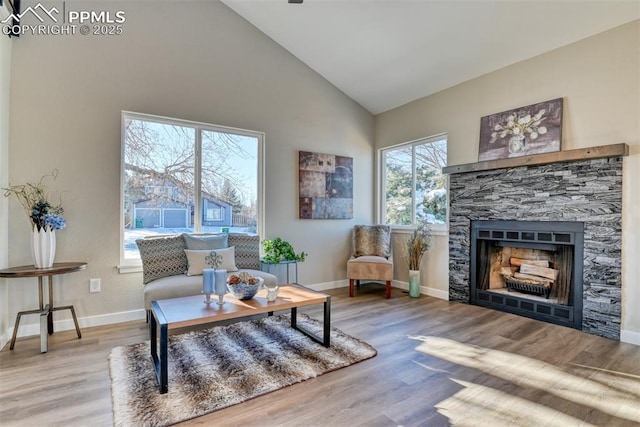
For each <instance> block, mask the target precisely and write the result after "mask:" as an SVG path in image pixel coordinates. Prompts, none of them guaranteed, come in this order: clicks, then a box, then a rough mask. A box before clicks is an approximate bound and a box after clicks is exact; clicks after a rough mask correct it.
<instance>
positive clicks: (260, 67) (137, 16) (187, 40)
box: [8, 1, 373, 327]
mask: <svg viewBox="0 0 640 427" xmlns="http://www.w3.org/2000/svg"><path fill="white" fill-rule="evenodd" d="M85 6H87V8H89V9H92V10H96V9H100V8H101V7H103V8H106V9H108V10H118V9H121V10H124V11H125V12H126V23H125V24H124V35H122V36H81V35H76V36H68V37H64V36H24V37H20V39H19V40H17V41H16V42H15V43H14V46H13V70H14V75H13V79H12V82H11V131H12V139H11V145H10V153H11V161H10V166H11V168H10V181H11V182H12V183H21V182H24V181H27V180H34V179H38V178H39V177H40V176H41V175H43V174H45V173H47V172H50V171H51V169H52V168H57V169H59V172H60V173H59V177H58V180H57V181H56V183H55V184H56V187H57V188H60V189H63V190H64V191H65V194H64V198H63V201H64V208H65V216H66V218H67V222H68V227H67V228H66V229H65V230H62V231H60V232H58V233H57V236H58V245H57V248H58V252H57V257H56V259H57V260H60V261H63V260H64V261H71V260H86V261H87V262H88V270H87V271H86V272H79V273H75V274H72V275H67V276H61V277H59V278H56V284H57V285H56V287H55V299H56V302H57V303H59V304H74V305H75V307H76V310H77V312H78V316H79V317H80V318H82V324H84V325H92V324H99V323H106V322H109V321H113V320H116V319H124V318H127V316H128V315H132V316H134V317H135V316H138V315H140V314H141V310H142V307H143V303H142V281H141V279H142V275H141V273H132V274H119V273H118V271H117V269H116V265H117V264H118V262H119V205H120V187H119V183H120V151H121V150H120V112H121V111H122V110H128V111H136V112H141V113H149V114H156V115H161V116H168V117H176V118H180V119H187V120H194V121H200V122H205V123H213V124H220V125H225V126H233V127H238V128H244V129H252V130H256V131H262V132H265V134H266V215H265V216H266V235H265V236H264V237H267V238H273V237H276V236H281V237H283V238H284V239H286V240H289V241H291V243H292V244H293V245H294V247H295V248H296V250H298V251H305V252H308V253H309V256H308V261H307V262H305V263H304V264H301V265H300V267H299V271H300V281H301V282H303V283H308V284H324V285H325V286H333V285H335V284H336V282H340V284H342V281H343V280H344V279H345V277H346V260H347V259H348V254H349V251H350V247H349V244H350V240H349V236H350V230H351V228H352V226H353V225H354V224H356V223H369V222H371V221H372V218H373V214H372V212H373V209H372V207H373V184H372V180H371V177H372V175H373V160H372V159H373V116H372V115H371V114H369V113H368V112H367V111H366V110H364V109H363V108H362V107H360V106H359V105H358V104H357V103H355V102H354V101H353V100H351V99H350V98H348V97H347V96H345V95H344V94H343V93H342V92H340V91H338V90H337V89H336V88H335V87H334V86H332V85H330V84H329V83H328V82H327V81H326V80H325V79H323V78H322V77H320V76H319V75H318V74H316V73H315V72H313V71H312V70H310V69H309V68H308V67H307V66H306V65H304V64H303V63H302V62H300V61H299V60H297V59H296V58H294V57H293V56H292V55H290V54H289V53H288V52H287V51H285V50H284V49H282V48H281V47H280V46H279V45H277V44H275V43H274V42H273V41H272V40H271V39H269V38H268V37H266V36H265V35H264V34H262V33H261V32H260V31H258V30H257V29H256V28H255V27H253V26H252V25H250V24H248V23H247V22H246V21H245V20H243V19H242V18H240V17H239V16H238V15H236V14H235V13H234V12H232V11H231V10H230V9H228V8H227V7H226V6H224V5H222V4H221V3H219V2H217V1H206V2H204V1H200V2H188V3H187V2H185V3H184V6H182V7H176V2H175V1H171V2H168V1H167V2H164V1H163V2H159V1H155V2H153V5H150V2H120V3H117V2H90V3H87V4H86V5H85ZM73 7H76V8H81V7H82V3H74V5H73ZM298 150H306V151H318V152H323V153H331V154H339V155H342V156H349V157H353V158H354V169H355V170H354V196H355V212H354V218H353V220H306V221H303V220H299V219H298V218H297V216H298V208H297V206H298V200H297V191H298V183H297V179H298V178H297V177H298V173H297V152H298ZM9 224H10V231H9V238H8V240H9V242H10V243H11V247H12V251H11V253H10V256H9V262H10V263H11V264H12V265H16V264H28V263H30V262H31V258H30V252H29V246H28V234H29V224H28V221H27V220H26V218H25V216H24V214H23V213H22V212H21V211H20V210H19V208H18V207H17V203H15V202H12V203H11V206H10V209H9ZM89 278H101V279H102V292H101V293H94V294H89V285H88V281H89ZM25 284H26V282H25ZM29 286H30V287H29ZM9 299H10V301H11V310H10V315H11V316H15V312H16V311H17V310H19V309H26V308H27V307H31V306H33V304H34V303H35V302H36V301H37V294H36V289H35V285H28V286H24V287H17V286H16V287H10V292H9ZM114 313H121V314H120V315H119V316H113V314H114ZM65 316H66V317H65ZM101 316H102V317H101ZM56 318H57V319H65V320H66V321H67V324H66V326H69V327H70V324H69V323H68V319H69V317H68V314H67V313H61V314H60V315H59V317H58V315H56ZM27 322H29V323H30V324H32V325H33V324H35V322H37V319H34V318H31V319H27Z"/></svg>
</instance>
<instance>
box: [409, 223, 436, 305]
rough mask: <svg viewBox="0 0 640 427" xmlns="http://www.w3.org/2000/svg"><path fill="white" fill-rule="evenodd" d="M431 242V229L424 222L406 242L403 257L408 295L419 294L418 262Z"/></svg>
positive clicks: (415, 295) (414, 295)
mask: <svg viewBox="0 0 640 427" xmlns="http://www.w3.org/2000/svg"><path fill="white" fill-rule="evenodd" d="M430 244H431V231H430V230H429V227H428V226H427V225H426V224H421V225H419V226H418V227H417V228H416V229H415V230H413V232H412V233H411V236H409V238H408V239H407V242H406V246H405V249H406V253H405V258H406V260H407V265H408V267H409V296H412V297H414V298H415V297H418V296H420V263H421V262H422V256H423V255H424V253H425V252H426V251H427V249H429V245H430Z"/></svg>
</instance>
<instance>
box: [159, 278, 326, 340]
mask: <svg viewBox="0 0 640 427" xmlns="http://www.w3.org/2000/svg"><path fill="white" fill-rule="evenodd" d="M266 296H267V291H266V290H265V289H261V290H260V291H259V292H258V293H257V294H256V296H255V297H253V298H252V299H250V300H244V301H241V300H239V299H237V298H235V297H234V296H233V295H232V294H226V295H225V296H224V305H222V306H219V305H218V302H217V301H218V296H217V295H215V294H213V295H211V303H210V304H205V302H204V295H196V296H191V297H184V298H172V299H165V300H158V301H154V302H153V303H152V309H153V310H154V312H155V313H156V316H157V319H158V323H159V324H161V325H162V324H166V325H167V327H168V328H169V329H177V328H183V327H186V326H195V325H203V324H207V323H213V322H218V321H221V320H227V319H238V318H241V317H247V316H252V315H254V314H262V313H268V312H270V311H278V310H286V309H289V308H293V307H303V306H307V305H314V304H321V303H324V302H325V301H326V300H327V298H328V295H326V294H323V293H321V292H317V291H314V290H312V289H309V288H305V287H303V286H300V285H296V284H288V285H281V286H280V292H279V293H278V298H277V299H276V300H275V301H267V297H266ZM157 308H159V309H160V312H158V310H157Z"/></svg>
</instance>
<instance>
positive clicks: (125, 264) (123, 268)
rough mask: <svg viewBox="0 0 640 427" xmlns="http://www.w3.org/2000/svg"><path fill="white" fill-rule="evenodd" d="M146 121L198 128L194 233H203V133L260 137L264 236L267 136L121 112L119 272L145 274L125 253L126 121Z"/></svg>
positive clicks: (260, 225) (260, 205)
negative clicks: (141, 272) (140, 272)
mask: <svg viewBox="0 0 640 427" xmlns="http://www.w3.org/2000/svg"><path fill="white" fill-rule="evenodd" d="M126 119H132V120H143V121H151V122H156V123H160V124H166V125H174V126H185V127H190V128H194V132H195V141H194V143H195V147H194V155H195V159H194V168H195V171H194V183H193V184H194V230H193V232H194V233H199V232H201V231H202V221H203V218H202V188H201V179H200V170H201V167H202V162H201V160H202V133H203V132H205V131H210V132H219V133H231V134H236V135H242V136H246V137H251V138H256V140H257V145H258V147H257V166H258V170H257V181H258V182H257V183H256V184H257V189H256V191H257V194H256V199H257V212H256V216H257V218H256V234H258V235H259V236H261V239H262V236H263V235H264V225H265V206H264V205H265V203H264V200H265V197H264V196H265V176H264V171H265V167H264V162H265V155H264V152H265V133H264V132H259V131H253V130H247V129H240V128H234V127H229V126H222V125H215V124H210V123H202V122H195V121H191V120H183V119H177V118H172V117H164V116H157V115H153V114H145V113H137V112H133V111H124V110H123V111H121V115H120V210H119V217H120V218H119V224H120V238H119V245H120V248H119V258H120V263H119V265H118V270H119V272H120V273H133V272H139V271H142V261H141V260H140V258H125V256H124V255H125V251H124V217H125V215H124V188H125V181H124V173H125V169H124V162H125V133H126V132H125V131H126V129H125V120H126Z"/></svg>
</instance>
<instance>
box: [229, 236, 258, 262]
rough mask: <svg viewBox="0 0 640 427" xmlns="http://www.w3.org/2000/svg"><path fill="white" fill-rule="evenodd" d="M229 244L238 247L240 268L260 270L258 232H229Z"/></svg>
mask: <svg viewBox="0 0 640 427" xmlns="http://www.w3.org/2000/svg"><path fill="white" fill-rule="evenodd" d="M229 244H230V245H232V246H235V248H236V265H237V266H238V268H247V269H252V270H260V236H258V235H257V234H254V235H250V234H242V233H231V234H229Z"/></svg>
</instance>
